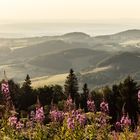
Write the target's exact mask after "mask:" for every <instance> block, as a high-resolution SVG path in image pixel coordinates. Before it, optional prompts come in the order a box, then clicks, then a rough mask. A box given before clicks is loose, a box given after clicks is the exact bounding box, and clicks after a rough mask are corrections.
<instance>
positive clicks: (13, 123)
mask: <svg viewBox="0 0 140 140" xmlns="http://www.w3.org/2000/svg"><path fill="white" fill-rule="evenodd" d="M8 123H9V125H10V126H12V127H15V126H16V124H17V117H16V116H11V117H9V118H8Z"/></svg>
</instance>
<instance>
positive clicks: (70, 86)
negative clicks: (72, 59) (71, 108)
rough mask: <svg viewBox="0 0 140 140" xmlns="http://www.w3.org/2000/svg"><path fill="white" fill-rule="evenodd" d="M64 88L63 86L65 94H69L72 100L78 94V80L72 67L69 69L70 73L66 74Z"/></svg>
mask: <svg viewBox="0 0 140 140" xmlns="http://www.w3.org/2000/svg"><path fill="white" fill-rule="evenodd" d="M64 88H65V95H66V96H67V97H69V96H71V98H72V101H73V102H74V101H75V99H76V98H78V96H79V95H78V80H77V77H76V75H75V73H74V71H73V69H70V73H69V75H68V76H67V79H66V81H65V85H64Z"/></svg>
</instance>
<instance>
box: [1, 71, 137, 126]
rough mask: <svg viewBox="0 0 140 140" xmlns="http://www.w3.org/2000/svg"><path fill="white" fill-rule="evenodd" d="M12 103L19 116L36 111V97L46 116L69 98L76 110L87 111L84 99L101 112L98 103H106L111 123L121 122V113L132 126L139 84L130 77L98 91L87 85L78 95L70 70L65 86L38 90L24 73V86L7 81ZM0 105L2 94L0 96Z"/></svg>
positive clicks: (74, 77)
mask: <svg viewBox="0 0 140 140" xmlns="http://www.w3.org/2000/svg"><path fill="white" fill-rule="evenodd" d="M1 83H2V82H1ZM8 84H9V89H10V94H11V100H12V102H13V105H14V107H15V109H16V111H17V112H19V114H22V113H21V112H24V113H23V114H22V115H24V114H26V113H28V112H30V111H31V110H33V109H34V108H35V104H36V102H37V98H38V99H39V101H40V103H41V105H42V106H44V108H45V111H46V114H47V113H49V111H50V109H51V106H52V104H53V105H57V106H58V107H59V109H60V110H64V106H65V105H64V101H65V100H66V99H67V98H69V97H71V99H72V101H73V103H74V104H75V108H76V109H78V108H81V109H83V110H84V111H85V112H88V110H87V100H89V99H90V100H94V102H95V106H96V111H99V110H100V103H101V102H102V101H103V100H105V101H106V102H108V105H109V116H111V120H110V123H111V124H114V123H116V122H117V121H118V120H120V118H121V116H122V114H124V113H125V114H127V115H128V116H129V118H130V119H131V121H132V126H133V127H134V126H136V125H137V123H138V116H139V113H140V110H139V102H138V96H137V93H138V91H139V89H140V85H138V83H137V82H136V81H135V80H134V79H133V78H132V77H130V76H128V77H126V79H124V81H122V82H120V83H118V84H114V85H112V86H110V87H109V86H105V87H103V88H100V89H94V90H92V91H90V90H89V88H88V85H87V83H85V84H84V85H83V88H82V92H79V86H78V80H77V77H76V74H75V73H74V71H73V69H70V72H69V75H68V76H67V78H66V81H65V84H64V87H62V86H60V85H49V86H43V87H39V88H36V89H34V88H32V86H31V79H30V76H29V75H28V74H27V76H26V78H25V81H24V83H23V84H22V85H21V86H20V84H19V83H15V82H14V81H13V80H8ZM0 104H3V94H2V92H1V94H0Z"/></svg>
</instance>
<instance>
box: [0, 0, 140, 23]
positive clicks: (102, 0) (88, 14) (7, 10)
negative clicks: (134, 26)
mask: <svg viewBox="0 0 140 140" xmlns="http://www.w3.org/2000/svg"><path fill="white" fill-rule="evenodd" d="M108 19H113V20H114V19H121V20H124V19H136V20H139V21H140V0H0V21H1V22H2V21H3V22H4V21H19V22H22V21H27V22H31V21H51V20H56V21H57V20H58V21H78V20H85V21H87V20H88V21H92V20H108ZM113 20H112V21H113Z"/></svg>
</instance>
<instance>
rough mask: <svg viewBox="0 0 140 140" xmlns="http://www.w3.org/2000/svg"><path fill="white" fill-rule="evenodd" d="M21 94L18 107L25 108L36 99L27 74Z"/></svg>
mask: <svg viewBox="0 0 140 140" xmlns="http://www.w3.org/2000/svg"><path fill="white" fill-rule="evenodd" d="M21 89H22V94H21V96H20V103H19V104H20V109H24V110H27V109H28V107H29V106H31V105H33V104H34V103H35V101H36V96H35V94H33V89H32V87H31V79H30V76H29V75H28V74H27V76H26V78H25V82H24V83H23V85H22V87H21Z"/></svg>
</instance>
